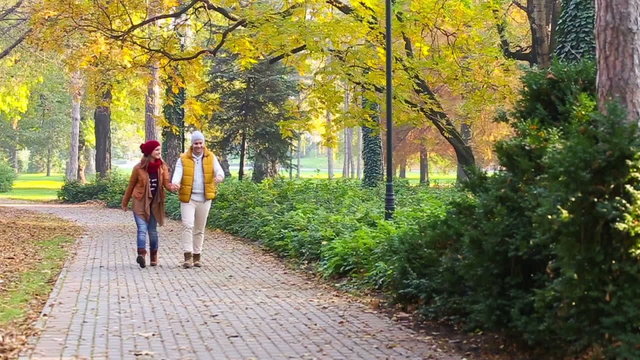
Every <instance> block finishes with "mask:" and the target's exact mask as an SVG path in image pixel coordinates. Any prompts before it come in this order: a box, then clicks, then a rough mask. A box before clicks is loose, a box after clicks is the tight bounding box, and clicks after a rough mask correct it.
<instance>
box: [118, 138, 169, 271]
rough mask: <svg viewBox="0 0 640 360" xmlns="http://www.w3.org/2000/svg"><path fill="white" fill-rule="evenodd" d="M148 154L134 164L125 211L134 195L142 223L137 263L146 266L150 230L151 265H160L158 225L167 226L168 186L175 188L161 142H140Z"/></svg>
mask: <svg viewBox="0 0 640 360" xmlns="http://www.w3.org/2000/svg"><path fill="white" fill-rule="evenodd" d="M140 150H141V151H142V153H143V154H144V155H143V156H142V159H141V160H140V162H139V163H138V164H136V166H134V167H133V171H132V172H131V178H129V186H128V187H127V191H126V192H125V193H124V196H123V198H122V210H124V211H127V209H128V207H129V200H130V199H131V198H133V206H132V209H133V218H134V219H135V221H136V225H137V226H138V240H137V243H138V257H137V258H136V262H137V263H138V264H139V265H140V267H142V268H143V267H145V266H146V263H145V256H146V255H147V246H146V243H147V233H148V234H149V247H150V250H151V251H150V253H151V259H150V260H151V261H150V265H151V266H156V265H157V264H158V231H157V230H156V227H157V225H160V226H162V225H164V218H165V212H164V201H165V194H164V189H167V190H169V191H174V187H173V185H172V184H171V183H170V182H169V169H168V168H167V165H166V164H165V163H164V161H162V157H161V147H160V143H159V142H158V141H156V140H149V141H147V142H146V143H144V144H142V145H140Z"/></svg>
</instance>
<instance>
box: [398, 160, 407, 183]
mask: <svg viewBox="0 0 640 360" xmlns="http://www.w3.org/2000/svg"><path fill="white" fill-rule="evenodd" d="M399 177H400V178H401V179H406V178H407V159H402V161H400V176H399Z"/></svg>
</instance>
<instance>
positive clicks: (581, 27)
mask: <svg viewBox="0 0 640 360" xmlns="http://www.w3.org/2000/svg"><path fill="white" fill-rule="evenodd" d="M595 12H596V8H595V1H594V0H565V1H564V3H563V5H562V13H561V14H560V19H559V20H558V28H557V34H558V36H557V41H556V49H555V55H556V56H557V57H558V59H560V60H563V61H566V62H577V61H580V60H581V59H585V58H595V56H596V37H595V20H596V15H595Z"/></svg>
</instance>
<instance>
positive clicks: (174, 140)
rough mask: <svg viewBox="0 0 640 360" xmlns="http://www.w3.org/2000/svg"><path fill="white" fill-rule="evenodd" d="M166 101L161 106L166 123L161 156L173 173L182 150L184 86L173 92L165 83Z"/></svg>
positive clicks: (163, 130) (169, 85)
mask: <svg viewBox="0 0 640 360" xmlns="http://www.w3.org/2000/svg"><path fill="white" fill-rule="evenodd" d="M165 97H166V101H165V102H164V106H163V107H162V111H163V112H164V118H165V120H166V122H167V123H168V125H167V126H164V127H163V128H162V139H163V140H164V141H163V144H162V157H163V158H164V160H165V162H166V163H167V166H168V167H169V171H170V172H171V173H173V170H174V169H173V168H174V166H175V165H176V163H177V162H178V158H180V153H182V152H184V102H185V98H186V93H185V89H184V88H182V87H181V88H179V89H178V93H174V92H173V87H172V86H171V84H170V83H167V87H166V90H165Z"/></svg>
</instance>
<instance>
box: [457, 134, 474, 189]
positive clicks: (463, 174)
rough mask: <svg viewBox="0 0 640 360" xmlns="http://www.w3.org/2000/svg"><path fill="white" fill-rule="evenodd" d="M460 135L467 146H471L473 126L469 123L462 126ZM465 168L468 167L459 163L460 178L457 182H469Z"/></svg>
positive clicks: (458, 177)
mask: <svg viewBox="0 0 640 360" xmlns="http://www.w3.org/2000/svg"><path fill="white" fill-rule="evenodd" d="M460 134H461V135H462V140H463V141H464V144H465V145H466V146H469V143H470V142H471V136H472V134H471V126H470V125H469V124H467V123H463V124H462V125H461V126H460ZM465 166H468V165H463V164H461V163H460V162H459V161H458V176H457V181H458V182H461V181H467V180H468V178H469V177H468V176H467V173H466V171H467V169H465Z"/></svg>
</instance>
